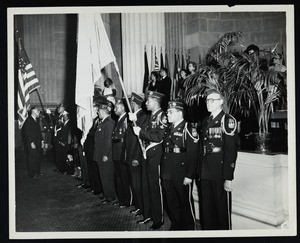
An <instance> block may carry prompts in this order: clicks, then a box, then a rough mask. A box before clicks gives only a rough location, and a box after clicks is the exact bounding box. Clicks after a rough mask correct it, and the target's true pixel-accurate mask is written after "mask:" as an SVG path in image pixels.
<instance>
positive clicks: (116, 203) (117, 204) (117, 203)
mask: <svg viewBox="0 0 300 243" xmlns="http://www.w3.org/2000/svg"><path fill="white" fill-rule="evenodd" d="M113 205H114V206H119V205H121V203H119V202H118V201H117V202H114V203H113Z"/></svg>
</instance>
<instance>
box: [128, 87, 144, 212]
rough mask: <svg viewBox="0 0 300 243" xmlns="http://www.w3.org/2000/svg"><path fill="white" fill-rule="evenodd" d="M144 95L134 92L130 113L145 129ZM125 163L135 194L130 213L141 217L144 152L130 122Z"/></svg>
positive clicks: (137, 123)
mask: <svg viewBox="0 0 300 243" xmlns="http://www.w3.org/2000/svg"><path fill="white" fill-rule="evenodd" d="M144 97H145V96H144V94H136V93H134V92H132V94H131V100H130V105H131V109H132V111H133V113H129V116H130V117H132V118H131V120H134V121H135V122H136V125H137V126H139V127H141V128H142V129H144V128H145V125H146V121H147V115H146V113H145V112H144V111H143V110H142V104H143V102H144ZM125 161H126V165H127V166H128V168H129V172H130V173H129V176H130V182H131V188H132V192H133V205H134V207H135V208H134V209H133V210H131V211H130V212H131V213H133V214H135V215H139V214H143V195H142V161H143V151H142V148H141V145H140V143H139V140H138V137H137V136H136V135H135V134H134V132H133V123H132V122H130V123H129V125H128V128H127V130H126V134H125Z"/></svg>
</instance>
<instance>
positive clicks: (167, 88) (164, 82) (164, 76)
mask: <svg viewBox="0 0 300 243" xmlns="http://www.w3.org/2000/svg"><path fill="white" fill-rule="evenodd" d="M159 74H160V76H161V80H160V81H159V82H158V84H157V85H158V89H157V91H158V92H160V93H162V94H163V95H164V97H163V99H162V103H161V108H162V109H163V110H164V111H166V110H167V107H168V102H169V100H170V95H171V94H170V93H171V86H172V80H171V78H170V77H169V76H168V69H167V68H165V67H163V68H161V70H160V72H159Z"/></svg>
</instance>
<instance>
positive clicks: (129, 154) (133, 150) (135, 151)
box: [123, 109, 148, 165]
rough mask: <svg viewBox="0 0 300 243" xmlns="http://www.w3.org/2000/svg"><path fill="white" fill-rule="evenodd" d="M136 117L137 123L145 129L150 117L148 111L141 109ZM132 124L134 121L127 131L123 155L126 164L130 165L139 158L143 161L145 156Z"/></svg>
mask: <svg viewBox="0 0 300 243" xmlns="http://www.w3.org/2000/svg"><path fill="white" fill-rule="evenodd" d="M136 117H137V121H136V125H137V126H139V127H140V128H141V129H145V128H146V125H147V124H146V122H147V118H148V116H147V115H146V113H145V112H144V111H143V110H142V109H141V110H139V111H138V112H137V114H136ZM132 126H133V123H132V122H130V123H129V124H128V129H127V130H126V132H125V151H124V155H123V156H124V160H125V161H126V164H129V165H131V162H132V160H137V161H139V162H141V160H142V158H143V152H142V149H141V146H140V143H139V141H138V137H137V136H136V135H135V134H134V132H133V129H132Z"/></svg>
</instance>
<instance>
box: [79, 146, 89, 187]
mask: <svg viewBox="0 0 300 243" xmlns="http://www.w3.org/2000/svg"><path fill="white" fill-rule="evenodd" d="M78 154H79V158H80V166H81V173H82V181H83V183H84V184H85V185H87V186H89V185H90V178H89V173H88V168H87V161H86V157H85V156H83V150H82V146H81V145H79V146H78Z"/></svg>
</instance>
